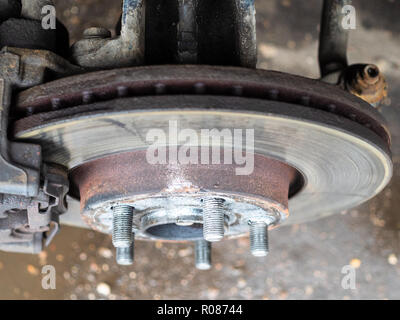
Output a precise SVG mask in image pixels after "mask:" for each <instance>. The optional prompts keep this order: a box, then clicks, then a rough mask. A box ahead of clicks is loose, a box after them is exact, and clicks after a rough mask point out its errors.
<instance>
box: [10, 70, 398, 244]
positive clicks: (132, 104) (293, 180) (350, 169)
mask: <svg viewBox="0 0 400 320" xmlns="http://www.w3.org/2000/svg"><path fill="white" fill-rule="evenodd" d="M17 110H18V112H19V114H20V120H18V121H16V123H15V125H14V135H15V138H16V139H18V140H23V141H33V142H35V143H40V144H41V145H42V147H43V157H44V159H45V161H47V162H54V163H57V164H61V165H64V166H65V167H67V168H68V169H69V172H70V180H71V183H72V184H73V188H72V192H71V196H72V197H74V198H75V199H80V202H81V212H82V216H83V218H84V221H85V222H86V223H88V224H89V225H90V226H91V227H92V228H95V229H97V230H100V231H103V232H107V233H111V232H112V209H113V208H114V207H116V206H119V205H129V206H132V207H134V208H135V214H134V217H133V231H134V233H135V235H136V236H137V237H139V238H142V239H163V240H198V239H201V238H202V229H203V223H204V222H203V214H204V213H205V210H206V209H205V202H207V199H220V200H221V201H222V202H223V203H224V204H223V211H224V217H225V218H224V229H225V230H224V231H225V234H226V235H227V236H228V237H237V236H242V235H244V234H246V233H247V232H248V224H249V223H251V221H263V222H265V223H266V224H267V225H270V226H271V227H275V226H277V225H280V224H282V223H285V224H290V223H299V222H304V221H310V220H313V219H316V218H319V217H323V216H327V215H329V214H332V213H335V212H338V211H341V210H345V209H347V208H350V207H353V206H356V205H358V204H360V203H362V202H364V201H366V200H368V199H370V198H371V197H373V196H375V195H376V194H377V193H379V192H380V191H381V190H382V189H383V188H384V187H385V186H386V184H387V183H388V182H389V180H390V178H391V175H392V162H391V158H390V151H389V146H390V137H389V134H388V130H387V128H386V126H385V124H384V121H383V120H382V118H381V116H380V115H379V113H378V112H376V111H375V110H374V109H373V108H372V107H371V106H370V105H368V104H367V103H365V102H363V101H362V100H360V99H358V98H356V97H354V96H352V95H351V94H348V93H346V92H344V91H342V90H341V89H339V88H337V87H335V86H332V85H328V84H324V83H321V82H319V81H316V80H311V79H306V78H302V77H297V76H293V75H287V74H283V73H279V72H272V71H262V70H250V69H243V68H230V67H208V66H153V67H137V68H128V69H119V70H111V71H101V72H95V73H90V74H85V75H80V76H74V77H70V78H65V79H61V80H58V81H54V82H51V83H48V84H44V85H41V86H39V87H35V88H32V89H29V90H27V91H25V92H22V93H21V94H20V95H19V97H18V99H17ZM171 124H172V126H173V127H174V126H175V125H176V130H178V132H180V131H181V130H183V129H188V128H190V129H191V130H192V131H193V132H195V133H196V134H197V136H198V137H201V132H202V130H204V129H208V130H212V129H216V130H219V132H222V130H223V129H227V128H228V129H232V131H233V130H234V129H235V130H242V132H245V131H246V130H249V129H250V130H254V151H251V152H248V154H249V155H250V154H251V155H252V158H253V159H254V166H253V168H254V170H253V171H252V172H251V173H250V174H247V175H237V174H236V173H237V171H236V170H237V169H238V166H237V165H235V163H224V161H222V153H223V150H222V152H220V155H221V156H220V157H219V158H218V159H219V160H221V161H220V162H219V163H218V164H212V163H202V162H201V159H200V153H198V154H197V155H196V156H195V157H194V158H192V160H193V159H196V160H198V161H192V162H194V163H179V161H178V162H174V163H159V164H156V165H154V164H151V163H149V161H148V157H147V155H148V150H149V147H150V146H151V144H152V143H151V141H149V139H148V134H149V131H151V130H152V129H158V130H161V132H164V133H165V134H166V136H167V137H169V136H170V135H171V132H170V130H171ZM183 145H185V141H175V142H173V143H171V142H169V141H168V140H167V141H166V142H165V144H164V145H163V147H164V148H165V151H166V155H167V158H168V157H169V155H170V153H171V152H175V151H176V149H179V148H181V147H182V146H183ZM186 146H187V147H188V146H191V147H198V148H200V147H202V145H201V143H200V142H197V143H196V141H190V145H186ZM243 146H245V143H243ZM203 147H204V146H203ZM207 147H208V148H210V149H209V151H210V152H212V151H213V150H214V149H215V148H216V147H217V148H218V146H216V145H213V144H212V143H211V144H209V145H207ZM230 147H232V148H233V149H235V148H234V147H235V146H234V144H233V143H232V142H231V144H230ZM213 148H214V149H213ZM220 151H221V150H220ZM242 167H243V166H242ZM289 209H290V215H289ZM70 214H74V213H73V212H71V213H70Z"/></svg>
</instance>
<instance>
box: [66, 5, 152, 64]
mask: <svg viewBox="0 0 400 320" xmlns="http://www.w3.org/2000/svg"><path fill="white" fill-rule="evenodd" d="M144 16H145V1H143V0H124V1H123V5H122V27H121V35H120V36H118V37H116V38H112V39H96V40H93V39H92V41H89V42H88V41H87V40H82V41H83V42H81V43H79V42H78V43H77V44H75V46H73V47H72V49H71V50H72V58H73V61H74V62H75V63H76V64H77V65H79V66H81V67H85V68H89V69H108V68H117V67H125V66H133V65H141V64H143V62H144V53H145V46H144V42H145V22H144ZM93 42H95V44H93Z"/></svg>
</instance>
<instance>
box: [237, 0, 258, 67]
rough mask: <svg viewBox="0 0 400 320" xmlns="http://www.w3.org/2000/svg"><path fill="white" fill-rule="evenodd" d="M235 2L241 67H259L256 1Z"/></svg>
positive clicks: (238, 0) (241, 0)
mask: <svg viewBox="0 0 400 320" xmlns="http://www.w3.org/2000/svg"><path fill="white" fill-rule="evenodd" d="M234 1H235V27H236V41H237V44H236V46H237V51H238V53H237V54H238V56H239V61H240V64H239V65H240V66H242V67H246V68H255V67H256V65H257V35H256V8H255V3H254V0H234Z"/></svg>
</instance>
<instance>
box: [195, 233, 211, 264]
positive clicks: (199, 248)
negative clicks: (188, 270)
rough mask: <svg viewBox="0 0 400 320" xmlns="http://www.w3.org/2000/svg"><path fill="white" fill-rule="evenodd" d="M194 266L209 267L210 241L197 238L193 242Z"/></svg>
mask: <svg viewBox="0 0 400 320" xmlns="http://www.w3.org/2000/svg"><path fill="white" fill-rule="evenodd" d="M195 258H196V268H197V269H199V270H210V269H211V242H208V241H206V240H197V241H196V244H195Z"/></svg>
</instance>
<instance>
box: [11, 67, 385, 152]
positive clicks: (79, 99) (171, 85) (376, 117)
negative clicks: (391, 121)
mask: <svg viewBox="0 0 400 320" xmlns="http://www.w3.org/2000/svg"><path fill="white" fill-rule="evenodd" d="M199 91H200V92H199ZM199 93H201V94H207V95H224V96H238V95H239V96H242V97H250V98H260V99H266V100H277V101H281V102H288V103H295V104H302V105H305V106H307V107H310V108H315V109H319V110H323V111H326V112H329V113H334V114H336V115H340V116H342V117H345V118H347V119H350V120H351V121H355V122H357V123H359V124H361V125H363V126H365V127H368V128H370V129H371V130H372V131H374V132H375V133H376V134H378V135H379V136H380V137H382V138H383V139H384V140H385V141H386V142H387V143H388V144H389V145H390V134H389V130H388V128H387V126H386V124H385V121H384V120H383V118H382V117H381V115H380V114H379V112H377V111H376V110H374V109H373V108H371V106H370V105H368V104H367V103H366V102H364V101H363V100H361V99H359V98H357V97H355V96H354V95H352V94H350V93H347V92H344V91H343V90H342V89H340V88H338V87H336V86H334V85H330V84H327V83H322V82H321V81H318V80H313V79H307V78H303V77H299V76H294V75H289V74H284V73H281V72H275V71H267V70H250V69H245V68H237V67H216V66H188V65H185V66H148V67H135V68H126V69H118V70H109V71H99V72H93V73H89V74H84V75H79V76H74V77H70V78H64V79H60V80H57V81H53V82H51V83H47V84H44V85H41V86H37V87H35V88H32V89H28V90H25V91H23V92H21V93H20V94H19V96H18V97H17V101H16V106H15V110H16V111H18V112H19V115H20V117H24V116H26V115H29V114H37V113H45V112H49V111H53V110H55V109H66V108H72V107H75V106H80V105H82V104H85V102H86V101H89V100H90V103H95V102H99V101H110V100H113V99H116V98H125V97H135V96H144V95H155V94H157V95H159V94H199ZM88 94H89V95H90V99H88ZM299 97H301V98H300V99H299ZM55 101H57V103H54V102H55Z"/></svg>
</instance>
